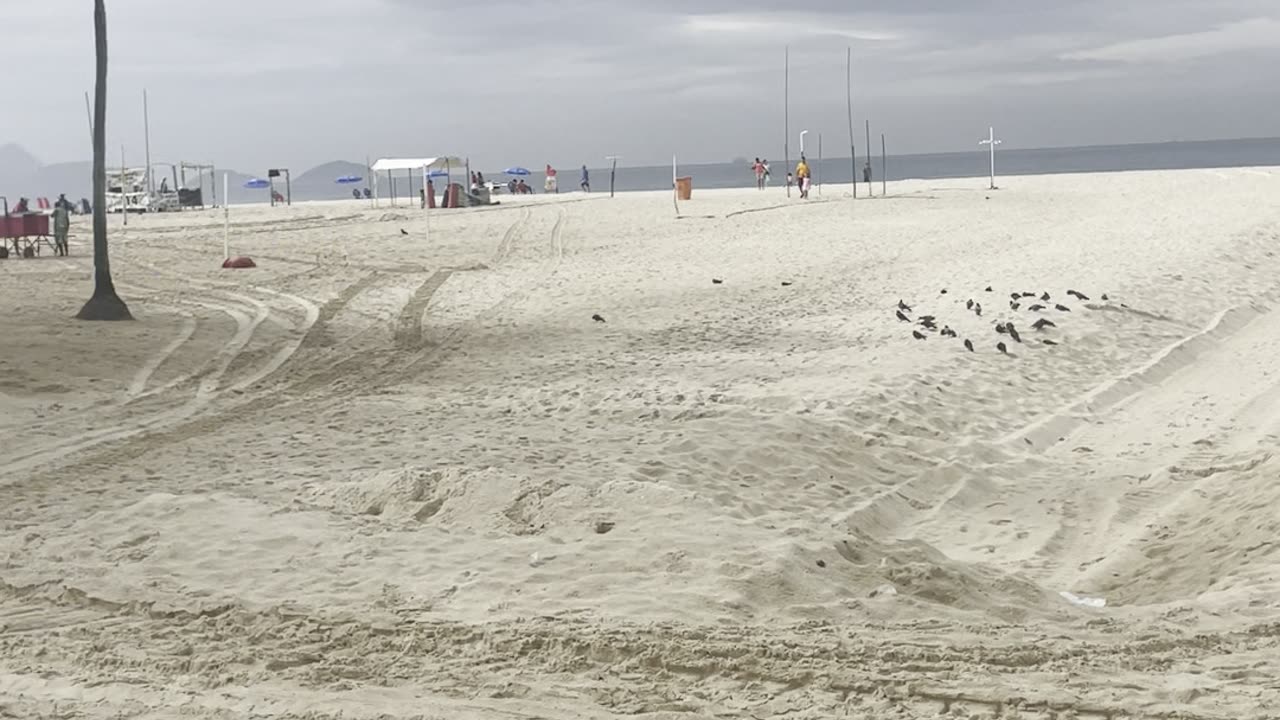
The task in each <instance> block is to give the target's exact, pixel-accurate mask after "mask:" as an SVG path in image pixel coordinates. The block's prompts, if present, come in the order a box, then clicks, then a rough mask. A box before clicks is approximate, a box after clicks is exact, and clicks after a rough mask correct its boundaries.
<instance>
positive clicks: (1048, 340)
mask: <svg viewBox="0 0 1280 720" xmlns="http://www.w3.org/2000/svg"><path fill="white" fill-rule="evenodd" d="M1040 342H1042V343H1044V344H1045V345H1057V344H1058V343H1056V342H1054V341H1053V340H1050V339H1048V338H1045V339H1044V340H1041V341H1040Z"/></svg>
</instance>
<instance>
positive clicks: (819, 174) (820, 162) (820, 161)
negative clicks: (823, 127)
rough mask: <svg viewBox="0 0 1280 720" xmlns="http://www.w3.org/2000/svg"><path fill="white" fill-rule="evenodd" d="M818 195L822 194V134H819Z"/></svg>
mask: <svg viewBox="0 0 1280 720" xmlns="http://www.w3.org/2000/svg"><path fill="white" fill-rule="evenodd" d="M818 194H819V195H821V194H822V133H818Z"/></svg>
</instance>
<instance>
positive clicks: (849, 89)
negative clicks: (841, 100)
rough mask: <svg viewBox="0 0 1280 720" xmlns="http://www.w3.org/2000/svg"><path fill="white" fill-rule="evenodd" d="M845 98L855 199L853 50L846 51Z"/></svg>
mask: <svg viewBox="0 0 1280 720" xmlns="http://www.w3.org/2000/svg"><path fill="white" fill-rule="evenodd" d="M844 97H845V106H846V108H847V110H848V111H849V172H850V174H849V179H850V180H851V181H852V183H853V197H854V199H855V200H856V199H857V197H858V148H857V147H856V146H855V145H854V142H853V48H847V49H846V51H845V62H844Z"/></svg>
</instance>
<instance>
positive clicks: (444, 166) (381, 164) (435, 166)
mask: <svg viewBox="0 0 1280 720" xmlns="http://www.w3.org/2000/svg"><path fill="white" fill-rule="evenodd" d="M466 165H467V161H466V160H464V159H462V158H460V157H456V156H443V157H427V158H380V159H378V160H377V161H376V162H374V163H373V165H371V166H370V168H369V170H370V175H372V177H373V197H374V203H375V205H376V204H377V203H378V202H379V201H380V199H381V197H382V195H381V193H380V189H379V186H380V184H381V183H380V173H386V176H387V185H388V187H390V188H394V185H392V181H393V178H394V177H395V176H394V173H398V172H403V173H404V174H405V177H407V178H408V179H409V189H410V192H409V195H408V196H409V200H410V202H413V192H412V191H413V177H414V175H417V174H420V175H421V178H422V187H423V188H426V186H427V182H428V180H429V178H430V177H431V176H432V171H433V170H442V171H444V172H445V177H446V178H449V177H450V173H452V172H453V171H454V170H457V171H459V172H464V171H465V168H466ZM447 184H448V185H452V184H453V182H452V180H451V179H450V180H448V182H447ZM390 201H391V204H392V205H393V206H394V205H395V202H396V196H395V192H394V189H393V190H392V194H391V197H390Z"/></svg>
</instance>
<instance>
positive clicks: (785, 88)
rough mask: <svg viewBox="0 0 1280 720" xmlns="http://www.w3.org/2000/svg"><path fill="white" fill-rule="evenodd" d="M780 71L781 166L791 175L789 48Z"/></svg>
mask: <svg viewBox="0 0 1280 720" xmlns="http://www.w3.org/2000/svg"><path fill="white" fill-rule="evenodd" d="M784 52H785V55H784V61H783V71H782V135H783V141H782V165H783V167H784V169H785V170H786V171H787V174H788V176H790V174H791V46H790V45H788V46H787V47H786V49H785V51H784ZM787 197H791V183H787Z"/></svg>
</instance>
